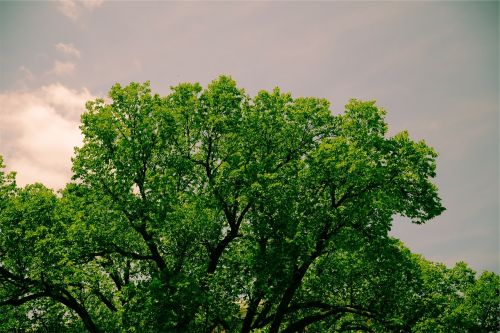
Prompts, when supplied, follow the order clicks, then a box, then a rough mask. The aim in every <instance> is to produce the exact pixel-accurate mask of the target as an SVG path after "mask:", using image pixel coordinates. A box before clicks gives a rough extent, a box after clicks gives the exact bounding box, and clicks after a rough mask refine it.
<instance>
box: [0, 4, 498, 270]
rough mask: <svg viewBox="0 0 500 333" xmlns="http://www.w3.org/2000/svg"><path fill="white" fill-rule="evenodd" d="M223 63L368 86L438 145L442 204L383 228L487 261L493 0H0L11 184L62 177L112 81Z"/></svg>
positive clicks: (492, 244) (492, 211)
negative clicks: (419, 219)
mask: <svg viewBox="0 0 500 333" xmlns="http://www.w3.org/2000/svg"><path fill="white" fill-rule="evenodd" d="M221 74H227V75H230V76H232V77H233V78H234V79H235V80H236V82H237V83H238V85H239V86H240V87H242V88H244V89H245V90H246V91H247V92H248V93H249V94H250V95H254V94H255V93H257V92H258V91H260V90H263V89H264V90H270V89H273V88H274V87H276V86H278V87H280V88H281V90H282V91H287V92H291V93H292V95H293V96H295V97H300V96H314V97H322V98H327V99H328V100H330V102H331V103H332V112H333V113H341V112H343V106H344V105H345V104H346V103H347V101H348V100H349V99H350V98H360V99H364V100H376V101H377V105H379V106H380V107H383V108H384V109H385V110H386V111H387V122H388V124H389V132H390V134H391V135H393V134H395V133H397V132H399V131H402V130H408V131H409V133H410V136H411V137H412V138H413V139H415V140H421V139H424V140H425V141H426V142H427V143H428V144H429V145H430V146H432V147H434V148H435V149H436V150H437V152H438V153H439V157H438V160H437V164H438V168H437V177H436V179H435V182H436V184H437V185H438V186H439V191H440V195H441V197H442V199H443V204H444V206H445V207H446V208H447V210H446V211H445V212H444V213H443V214H442V215H441V216H439V217H437V218H435V219H433V220H431V221H429V222H428V223H426V224H425V225H412V224H410V223H409V222H408V221H407V220H404V219H402V218H396V219H395V221H394V226H393V229H392V230H391V234H392V235H393V236H395V237H398V238H400V239H402V240H403V241H404V242H405V243H406V244H407V246H409V247H410V249H412V250H413V251H414V252H416V253H421V254H423V255H424V256H425V257H427V258H428V259H430V260H433V261H438V262H443V263H445V264H446V265H448V266H452V265H454V264H455V263H456V262H458V261H465V262H467V263H468V264H469V265H470V266H471V267H472V268H473V269H475V270H478V271H483V270H492V271H495V272H497V273H498V272H499V271H500V269H499V252H500V251H499V96H498V95H499V3H498V2H476V1H475V2H465V1H457V2H451V1H450V2H448V1H446V2H431V1H424V2H410V1H399V2H380V1H370V2H334V1H331V2H328V1H322V2H298V1H294V2H282V1H280V2H236V1H234V2H222V1H219V2H207V1H204V2H166V1H163V2H162V1H156V2H153V1H152V2H132V1H128V2H118V1H109V2H108V1H102V0H92V1H83V2H76V1H71V0H64V1H54V2H6V1H1V2H0V154H1V155H3V157H4V160H5V164H6V165H7V169H8V170H15V171H17V180H18V184H19V185H25V184H27V183H33V182H42V183H44V184H45V185H47V186H49V187H52V188H55V189H58V188H61V187H63V186H64V184H65V183H66V182H68V181H69V179H70V177H71V156H72V153H73V147H75V146H78V145H80V144H81V134H80V131H79V128H78V126H79V119H80V114H81V113H82V112H83V111H84V103H85V102H86V101H88V100H91V99H93V98H96V97H104V96H106V94H107V92H108V91H109V89H110V88H111V86H112V85H113V84H114V83H116V82H119V83H121V84H123V85H126V84H128V83H130V82H132V81H133V82H144V81H151V86H152V88H153V90H154V91H155V92H157V93H159V94H161V95H166V94H168V92H169V89H170V87H171V86H174V85H177V84H178V83H180V82H200V83H201V84H202V85H206V84H207V83H209V82H210V81H212V80H214V79H215V78H217V77H218V76H219V75H221Z"/></svg>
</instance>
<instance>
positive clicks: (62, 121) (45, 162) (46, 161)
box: [0, 83, 94, 188]
mask: <svg viewBox="0 0 500 333" xmlns="http://www.w3.org/2000/svg"><path fill="white" fill-rule="evenodd" d="M93 98H94V96H92V95H91V93H90V92H89V91H88V90H87V89H86V88H82V89H81V90H80V91H76V90H72V89H69V88H67V87H65V86H63V85H61V84H59V83H58V84H51V85H47V86H43V87H41V88H39V89H36V90H33V91H30V92H19V91H17V92H5V93H1V94H0V154H2V155H4V158H5V164H6V165H7V168H8V169H9V170H14V171H17V180H18V184H19V185H21V186H23V185H25V184H28V183H33V182H42V183H44V184H45V185H47V186H49V187H52V188H62V187H64V185H65V183H67V182H68V181H69V179H70V176H71V159H70V158H71V156H72V155H73V147H75V146H78V145H80V144H81V140H82V138H81V134H80V130H79V128H78V126H79V117H80V115H81V113H82V112H83V111H84V110H85V106H84V105H85V102H86V101H88V100H91V99H93Z"/></svg>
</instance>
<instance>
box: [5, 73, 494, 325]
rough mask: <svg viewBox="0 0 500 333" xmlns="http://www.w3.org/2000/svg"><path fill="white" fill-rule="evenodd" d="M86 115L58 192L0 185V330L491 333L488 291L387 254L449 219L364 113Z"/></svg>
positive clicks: (112, 105) (153, 104)
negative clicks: (403, 235) (395, 229)
mask: <svg viewBox="0 0 500 333" xmlns="http://www.w3.org/2000/svg"><path fill="white" fill-rule="evenodd" d="M86 109H87V111H86V112H85V113H84V114H83V115H82V118H81V127H80V128H81V131H82V133H83V136H84V140H83V145H82V146H81V147H78V148H76V149H75V157H74V158H73V181H72V182H71V183H69V184H67V186H66V187H65V188H64V189H62V190H61V191H59V192H57V193H54V191H53V190H51V189H48V188H46V187H45V186H43V185H42V184H32V185H27V186H25V187H18V186H17V185H16V183H15V174H14V173H6V172H5V171H0V323H1V324H0V330H1V331H16V332H32V331H33V332H34V331H36V332H82V331H90V332H303V331H306V330H307V332H328V331H330V332H358V331H367V332H495V331H496V330H497V329H498V324H499V322H498V306H499V304H500V300H499V282H500V281H499V276H498V275H496V274H494V273H491V272H485V273H483V274H482V275H480V276H477V274H476V273H475V272H474V271H472V270H471V269H470V268H468V267H467V265H466V264H464V263H459V264H457V265H456V266H455V267H453V268H447V267H446V266H444V265H441V264H436V263H432V262H430V261H428V260H426V259H424V258H423V257H421V256H418V255H415V254H412V253H411V252H410V251H409V250H408V249H407V248H406V247H405V246H404V244H403V243H402V242H400V241H398V240H396V239H393V238H391V237H389V235H388V232H389V230H390V229H391V225H392V220H393V217H394V216H395V215H401V216H405V217H407V218H409V219H410V220H411V221H412V222H413V223H424V222H426V221H428V220H430V219H432V218H433V217H435V216H437V215H439V214H440V213H441V212H442V211H443V210H444V208H443V206H442V205H441V200H440V198H439V196H438V193H437V188H436V186H435V185H434V184H433V183H432V179H433V177H435V169H436V164H435V159H436V156H437V154H436V152H435V151H434V150H433V149H432V148H431V147H429V146H427V145H426V144H425V142H423V141H418V142H415V141H413V140H411V139H410V137H409V134H408V133H407V132H402V133H399V134H397V135H394V136H388V134H387V124H386V122H385V120H384V116H385V111H384V110H383V109H382V108H380V107H378V106H377V105H376V104H375V102H372V101H368V102H367V101H360V100H354V99H353V100H351V101H349V103H348V104H347V105H346V106H345V112H343V113H342V114H338V115H334V114H333V113H332V112H331V110H330V105H329V102H328V101H327V100H325V99H320V98H292V96H291V95H290V94H288V93H282V92H281V91H280V90H279V89H278V88H276V89H274V90H273V91H270V92H268V91H261V92H259V93H258V94H257V95H256V96H255V97H253V98H252V97H250V96H249V95H248V94H246V93H245V91H244V90H243V89H241V88H239V87H237V85H236V83H235V82H234V81H233V80H232V79H231V78H229V77H226V76H221V77H219V78H218V79H216V80H215V81H213V82H212V83H210V84H209V85H208V87H207V88H205V89H203V88H202V87H201V86H200V85H199V84H190V83H184V84H179V85H178V86H175V87H172V88H171V92H170V94H168V95H167V96H160V95H158V94H153V93H152V92H151V89H150V86H149V83H145V84H137V83H131V84H130V85H128V86H125V87H122V86H120V85H119V84H116V85H114V86H113V87H112V89H111V91H110V92H109V99H106V100H104V99H96V100H93V101H89V102H88V103H87V105H86ZM0 167H1V168H3V167H4V166H3V163H2V162H1V160H0ZM1 170H3V169H1Z"/></svg>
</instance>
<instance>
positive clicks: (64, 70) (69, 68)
mask: <svg viewBox="0 0 500 333" xmlns="http://www.w3.org/2000/svg"><path fill="white" fill-rule="evenodd" d="M75 67H76V66H75V64H74V63H72V62H71V61H59V60H56V61H54V66H53V67H52V69H51V70H50V71H49V73H51V74H55V75H59V76H62V75H67V74H71V73H73V72H74V71H75Z"/></svg>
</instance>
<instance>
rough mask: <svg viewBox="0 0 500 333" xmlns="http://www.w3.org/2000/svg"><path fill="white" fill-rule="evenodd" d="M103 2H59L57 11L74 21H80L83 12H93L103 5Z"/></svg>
mask: <svg viewBox="0 0 500 333" xmlns="http://www.w3.org/2000/svg"><path fill="white" fill-rule="evenodd" d="M103 2H104V1H103V0H84V1H74V0H58V1H57V10H58V11H59V12H61V14H63V15H64V16H66V17H68V18H70V19H72V20H73V21H78V19H79V18H80V16H81V14H82V12H83V10H86V11H92V10H94V9H96V8H98V7H100V6H101V5H102V3H103Z"/></svg>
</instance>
